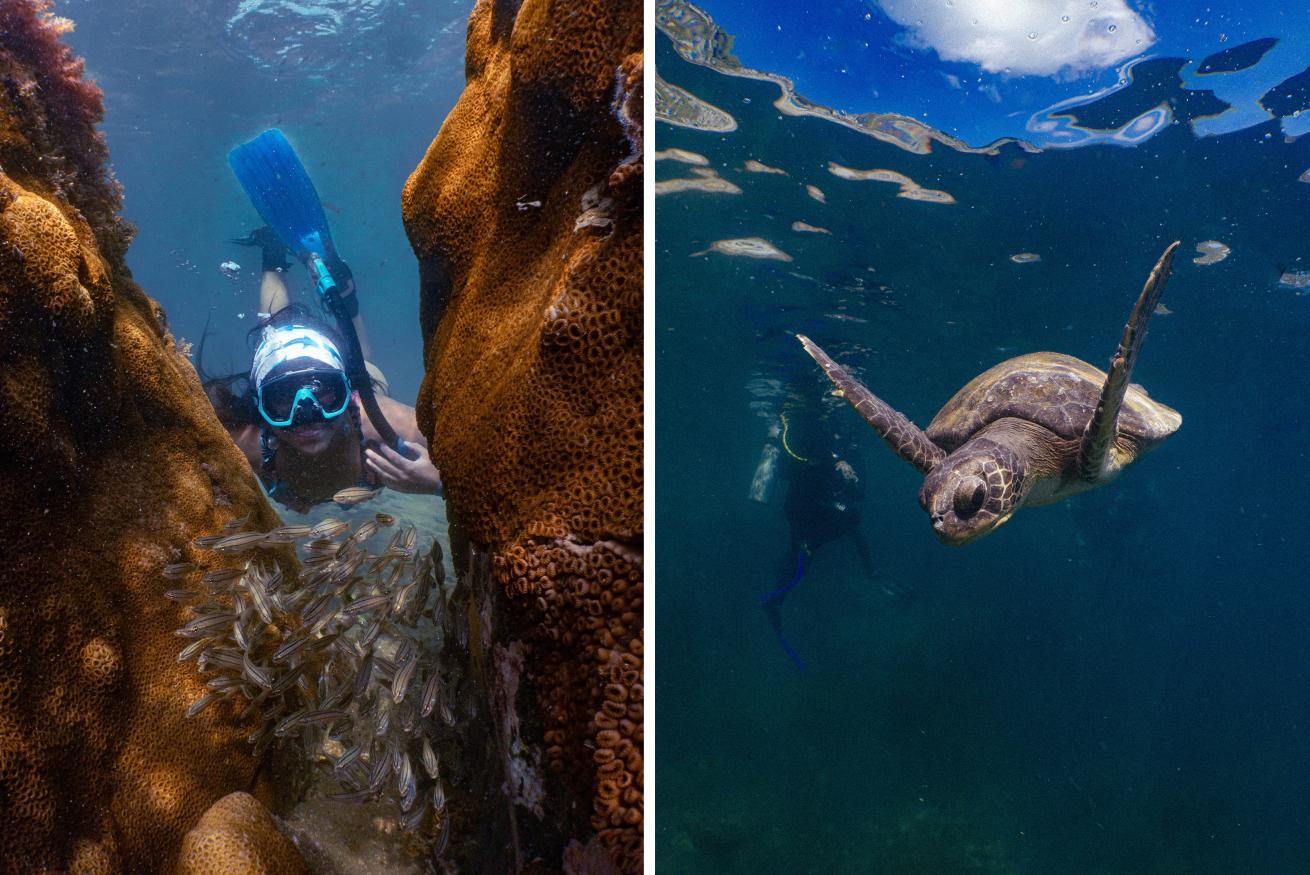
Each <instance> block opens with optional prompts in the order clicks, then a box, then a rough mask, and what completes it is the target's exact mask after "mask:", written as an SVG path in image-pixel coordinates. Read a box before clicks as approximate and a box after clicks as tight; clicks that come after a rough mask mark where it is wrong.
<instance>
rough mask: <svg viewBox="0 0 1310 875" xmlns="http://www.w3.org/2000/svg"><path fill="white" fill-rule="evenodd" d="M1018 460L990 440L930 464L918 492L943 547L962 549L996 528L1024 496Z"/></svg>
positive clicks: (1012, 511)
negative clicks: (921, 487)
mask: <svg viewBox="0 0 1310 875" xmlns="http://www.w3.org/2000/svg"><path fill="white" fill-rule="evenodd" d="M1022 483H1023V460H1022V459H1021V458H1019V456H1018V455H1017V454H1015V453H1014V452H1013V451H1012V450H1010V448H1009V447H1006V446H1004V445H1003V444H998V443H996V442H994V441H990V440H986V439H983V440H976V441H973V442H971V443H970V444H966V445H965V446H963V447H961V448H960V449H958V450H956V451H955V452H954V453H952V454H951V455H949V456H947V457H946V458H945V459H943V460H942V461H941V462H939V463H938V464H936V465H934V466H933V468H932V470H931V471H929V472H928V476H927V477H925V478H924V481H923V489H921V490H920V491H919V505H920V507H922V508H923V509H924V510H925V511H927V512H928V516H929V517H931V518H932V530H933V532H934V533H935V534H936V535H937V538H938V539H939V540H940V541H941V542H942V543H944V544H949V545H951V546H953V547H962V546H964V545H965V544H967V543H969V542H970V541H974V540H977V539H978V538H981V537H982V536H983V535H986V534H987V533H989V532H991V531H992V530H993V529H996V528H997V527H999V526H1001V525H1002V524H1003V523H1004V522H1005V521H1006V520H1008V519H1009V518H1010V515H1011V514H1013V513H1014V511H1015V509H1016V508H1018V506H1019V502H1020V500H1021V499H1022V497H1023V491H1022V489H1021V486H1022Z"/></svg>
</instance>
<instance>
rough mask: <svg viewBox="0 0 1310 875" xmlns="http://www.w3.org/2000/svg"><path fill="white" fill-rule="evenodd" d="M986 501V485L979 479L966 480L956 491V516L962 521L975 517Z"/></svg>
mask: <svg viewBox="0 0 1310 875" xmlns="http://www.w3.org/2000/svg"><path fill="white" fill-rule="evenodd" d="M986 499H987V486H986V484H984V483H983V482H982V481H980V480H978V479H977V478H972V479H970V480H966V481H965V482H964V483H961V484H960V488H959V489H957V490H955V515H956V516H957V517H960V518H962V519H964V518H968V517H971V516H973V515H974V514H976V513H977V512H978V510H979V508H981V507H982V506H983V502H984V501H985V500H986Z"/></svg>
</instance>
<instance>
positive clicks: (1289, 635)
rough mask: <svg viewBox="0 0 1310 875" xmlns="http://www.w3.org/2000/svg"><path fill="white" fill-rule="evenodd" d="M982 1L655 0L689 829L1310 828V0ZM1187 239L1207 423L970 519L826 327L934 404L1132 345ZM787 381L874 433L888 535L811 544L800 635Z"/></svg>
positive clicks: (1177, 365)
mask: <svg viewBox="0 0 1310 875" xmlns="http://www.w3.org/2000/svg"><path fill="white" fill-rule="evenodd" d="M984 5H985V6H987V7H989V8H990V7H991V6H994V4H978V3H972V2H966V0H954V2H953V3H944V4H935V3H934V4H929V3H924V4H919V8H921V9H924V10H927V12H924V13H922V14H921V15H919V16H918V17H913V16H910V15H908V14H907V13H906V12H905V8H906V7H908V6H910V4H908V3H900V2H883V3H881V4H874V5H868V4H857V3H853V2H838V3H835V4H827V5H824V6H823V8H822V9H811V8H810V5H808V4H805V5H803V4H796V5H790V4H782V5H780V4H776V3H775V4H766V8H765V9H763V10H761V9H760V7H759V5H758V4H745V3H736V2H732V0H723V2H715V3H709V4H708V5H707V6H706V7H693V6H690V5H688V4H684V3H679V2H662V3H660V4H659V6H658V9H657V15H658V16H660V33H659V34H658V35H657V37H656V40H657V47H656V48H657V55H656V60H657V67H658V71H659V74H660V76H661V79H662V82H663V83H665V84H664V85H662V86H661V88H660V91H661V95H660V99H659V100H658V101H657V104H658V107H657V108H658V111H659V112H660V113H661V114H662V117H663V118H664V119H665V121H663V122H662V123H660V124H659V125H658V126H657V130H656V147H657V149H658V150H660V156H661V160H659V161H658V163H657V165H656V178H657V181H658V185H659V188H658V190H659V192H660V193H659V195H658V197H657V207H656V209H657V242H656V251H657V263H656V268H657V277H658V280H657V281H658V293H657V299H656V313H657V329H656V333H657V346H656V354H657V365H656V378H657V385H658V394H657V399H658V400H657V415H658V423H659V435H658V459H659V465H658V468H657V503H656V508H657V510H656V514H657V519H656V524H657V527H658V528H657V530H658V532H659V534H660V541H659V543H660V554H659V566H658V568H659V571H658V574H659V580H658V587H659V588H658V593H659V598H658V602H657V605H658V606H657V617H656V622H657V629H658V631H659V656H660V659H659V661H658V677H657V679H656V683H657V688H658V689H657V692H658V701H659V711H658V723H657V726H656V730H657V737H658V763H659V766H658V768H659V771H658V775H659V779H660V780H659V785H658V787H659V791H658V792H659V798H658V810H659V821H658V825H657V852H658V855H659V856H658V859H659V861H660V868H661V870H663V869H666V868H667V870H668V871H679V872H706V873H709V872H766V871H767V872H774V871H778V872H781V871H788V872H852V873H855V872H861V873H863V872H889V873H901V872H933V873H937V872H1014V873H1047V872H1097V873H1173V872H1189V873H1190V872H1214V873H1221V872H1223V873H1227V872H1299V871H1303V869H1304V866H1305V860H1306V859H1308V858H1310V840H1308V839H1307V836H1308V835H1310V831H1308V830H1307V828H1308V827H1310V816H1308V815H1307V814H1306V811H1307V808H1306V805H1305V802H1306V787H1307V786H1308V785H1310V783H1308V782H1310V755H1308V754H1307V748H1306V746H1305V744H1304V736H1305V727H1306V726H1307V725H1310V701H1307V696H1308V695H1310V694H1307V690H1310V644H1308V643H1307V638H1306V635H1305V632H1304V630H1305V629H1306V628H1307V624H1308V623H1310V592H1308V591H1307V586H1306V576H1305V574H1304V571H1303V567H1304V556H1305V553H1306V547H1307V542H1308V540H1310V539H1308V538H1307V534H1306V526H1305V524H1304V518H1305V516H1306V512H1307V509H1308V505H1307V500H1306V496H1307V495H1308V494H1310V476H1307V473H1306V471H1307V468H1306V461H1307V454H1306V449H1305V447H1306V442H1307V439H1308V438H1310V431H1308V430H1307V421H1306V418H1305V413H1304V411H1305V409H1306V405H1307V402H1310V389H1307V387H1306V379H1305V375H1306V373H1307V371H1308V369H1310V296H1307V295H1306V294H1305V292H1306V291H1307V290H1308V284H1310V137H1306V136H1305V134H1306V132H1307V124H1306V122H1307V120H1308V119H1310V26H1308V25H1307V24H1306V23H1305V22H1303V21H1301V20H1299V19H1297V18H1296V17H1295V16H1291V15H1290V14H1285V13H1284V11H1283V10H1282V8H1281V7H1278V6H1274V5H1272V4H1242V5H1240V6H1239V5H1237V4H1210V7H1214V6H1228V7H1229V8H1228V9H1226V10H1224V9H1213V8H1210V11H1205V10H1202V8H1201V6H1200V4H1171V5H1170V6H1171V8H1170V9H1164V8H1159V7H1163V6H1164V5H1165V4H1151V5H1146V4H1142V3H1139V2H1136V0H1128V2H1113V3H1111V2H1109V0H1101V2H1100V4H1099V6H1098V5H1097V4H1095V3H1093V4H1090V6H1088V5H1086V4H1084V3H1082V2H1077V3H1075V2H1068V3H1056V4H1036V3H1015V4H1011V6H1012V7H1013V8H1012V9H1011V10H1010V13H1009V14H1010V15H1011V17H1010V18H1006V19H1004V20H1003V21H998V20H997V19H995V18H993V19H988V23H989V24H990V25H994V27H993V28H992V30H993V31H994V32H993V33H990V34H987V36H988V39H987V40H981V41H975V42H977V43H978V45H982V46H983V48H979V47H978V45H975V42H971V41H970V40H969V39H968V38H967V37H968V36H969V35H970V34H971V33H974V34H975V35H977V34H976V32H975V31H971V30H970V28H971V27H973V25H972V24H971V21H972V20H971V19H970V20H968V21H965V20H963V19H959V18H957V17H953V16H954V15H955V13H956V12H959V13H960V14H962V15H965V16H967V15H968V14H969V11H970V10H971V9H974V8H977V9H981V8H982V7H983V6H984ZM748 6H749V10H748ZM939 6H940V7H941V8H940V9H939V8H938V7H939ZM1039 6H1040V7H1041V8H1040V9H1037V7H1039ZM948 7H949V9H950V10H954V11H953V12H948V11H947V8H948ZM1093 7H1095V8H1094V9H1093ZM1183 7H1186V8H1183ZM1007 8H1008V7H1007ZM1052 10H1053V11H1052ZM1098 10H1099V11H1098ZM997 15H999V13H997ZM1039 15H1048V17H1047V18H1045V19H1040V18H1035V17H1033V16H1039ZM1050 15H1054V18H1053V19H1051V18H1050V17H1049V16H1050ZM1062 15H1069V16H1070V22H1069V25H1070V26H1073V27H1077V28H1080V29H1079V30H1078V31H1077V32H1076V33H1074V34H1073V35H1069V34H1061V33H1059V27H1060V25H1061V24H1063V22H1061V21H1060V17H1061V16H1062ZM1025 16H1027V17H1025ZM1110 25H1114V28H1115V29H1114V30H1113V31H1111V30H1109V27H1110ZM1100 28H1104V30H1100ZM1030 31H1033V32H1037V33H1038V36H1037V37H1036V38H1035V39H1034V40H1033V41H1034V42H1035V43H1036V44H1037V48H1033V47H1030V46H1028V45H1027V43H1028V36H1027V34H1028V32H1030ZM1114 34H1119V36H1114ZM1124 35H1128V36H1131V37H1132V39H1131V40H1125V39H1123V38H1122V37H1123V36H1124ZM734 37H735V38H734ZM1138 40H1140V42H1138ZM1173 240H1181V241H1182V245H1181V248H1180V251H1179V254H1178V257H1177V259H1176V260H1175V265H1174V275H1173V278H1172V280H1171V281H1170V283H1169V285H1168V286H1167V288H1166V290H1165V292H1164V297H1163V300H1162V307H1161V308H1160V309H1159V310H1158V311H1157V313H1156V315H1155V316H1154V317H1153V320H1152V322H1151V325H1150V336H1149V338H1148V339H1147V340H1146V342H1145V345H1144V347H1143V351H1142V354H1141V359H1140V361H1139V363H1138V365H1137V368H1136V370H1135V371H1134V373H1133V379H1134V381H1135V382H1138V383H1140V384H1141V385H1143V386H1144V387H1145V388H1146V389H1147V390H1148V391H1149V392H1150V394H1151V396H1152V397H1153V398H1155V399H1157V400H1159V401H1161V402H1163V403H1165V404H1168V405H1170V406H1171V407H1173V408H1175V409H1177V410H1178V411H1179V412H1180V413H1181V414H1182V417H1183V425H1182V427H1181V429H1180V430H1179V431H1178V432H1177V434H1175V435H1174V436H1173V437H1171V438H1170V439H1169V440H1168V441H1166V442H1165V443H1164V445H1163V446H1161V447H1160V448H1159V449H1158V450H1156V451H1155V452H1154V453H1152V454H1150V455H1148V456H1146V457H1145V458H1144V459H1142V460H1140V461H1139V462H1138V463H1137V464H1136V465H1134V466H1133V467H1131V468H1130V469H1129V470H1128V471H1127V472H1126V473H1125V474H1124V475H1123V477H1122V478H1121V479H1120V480H1119V481H1117V482H1116V483H1113V484H1111V485H1110V486H1107V487H1104V488H1100V489H1096V490H1093V491H1090V492H1087V493H1085V494H1082V495H1079V496H1076V497H1074V498H1072V499H1069V500H1066V501H1063V502H1059V503H1056V504H1052V505H1049V506H1046V507H1038V508H1027V509H1021V510H1020V511H1019V512H1018V513H1017V514H1016V515H1015V517H1014V519H1013V520H1011V521H1010V522H1009V523H1008V524H1007V525H1006V526H1005V527H1004V528H1002V529H1000V530H999V531H997V532H995V533H994V534H992V535H991V536H989V537H987V538H985V539H983V540H981V541H978V542H975V543H973V544H970V545H968V546H966V547H964V548H961V549H951V548H948V547H946V546H943V545H942V544H940V543H938V542H937V540H936V539H935V538H934V537H933V534H932V531H931V528H930V526H929V522H928V519H927V517H926V515H925V514H924V513H923V511H922V510H920V508H919V507H918V504H917V501H916V498H917V494H918V490H919V487H920V485H921V484H922V476H921V475H919V474H918V473H917V472H916V471H915V470H914V469H912V468H911V467H910V466H908V465H906V464H905V463H903V462H901V461H900V460H898V459H897V458H895V456H893V454H892V453H890V452H889V451H888V450H887V449H886V448H885V447H884V446H883V444H882V442H881V441H880V440H879V439H878V438H877V436H876V435H875V434H874V432H873V431H872V430H870V429H869V428H868V426H867V425H865V424H864V423H863V422H862V420H861V419H860V417H859V416H858V415H857V414H856V413H855V412H854V411H852V410H851V409H850V408H849V407H848V406H847V405H846V404H845V403H844V402H842V401H840V400H838V399H833V398H831V397H828V396H827V392H828V390H829V389H830V388H831V387H830V385H829V384H828V383H827V381H826V380H824V379H823V378H822V375H821V373H820V372H819V370H818V368H817V367H816V366H815V365H814V363H813V362H812V361H811V360H810V359H809V358H808V357H807V356H806V355H805V354H804V352H803V350H802V349H801V347H800V345H799V344H798V343H797V341H796V340H795V338H794V336H793V335H794V333H797V332H799V333H802V334H806V335H808V336H810V337H812V338H813V339H814V340H815V341H816V342H817V343H819V344H820V345H821V346H823V347H824V348H825V349H826V350H827V351H828V352H829V353H830V354H831V355H832V356H833V357H834V358H835V359H837V360H838V361H839V362H841V363H842V364H844V365H846V366H847V367H848V368H850V369H851V370H852V372H853V373H855V374H856V376H858V377H859V378H860V379H861V380H863V381H864V382H865V383H866V384H867V385H868V386H869V387H870V388H871V389H872V390H873V391H874V392H875V393H877V394H878V395H879V396H880V397H882V398H883V399H885V400H886V401H887V402H889V403H890V404H891V405H892V406H894V407H896V408H898V409H899V410H901V411H902V412H903V413H905V414H906V415H907V416H908V417H909V418H910V419H912V420H913V421H915V422H916V423H918V424H919V425H920V426H921V427H922V426H926V425H927V423H928V422H929V421H930V420H931V419H932V417H933V416H934V415H935V414H936V412H937V411H938V409H939V408H940V407H941V406H942V404H943V403H945V402H946V400H947V399H948V398H950V396H951V395H952V394H953V393H954V392H955V391H956V390H957V389H958V388H960V387H961V386H962V385H964V384H965V383H966V382H967V381H968V380H969V379H971V378H972V377H973V376H975V375H977V374H979V373H981V372H982V371H984V370H985V369H987V368H989V367H991V366H992V365H994V364H996V363H998V362H1000V361H1002V360H1005V359H1007V358H1010V357H1013V356H1016V355H1020V354H1022V353H1027V352H1036V351H1040V350H1051V351H1055V352H1061V353H1067V354H1070V355H1074V356H1077V357H1079V358H1081V359H1084V360H1086V361H1089V362H1091V363H1093V364H1095V365H1097V366H1098V367H1104V366H1105V364H1106V362H1107V361H1108V360H1109V357H1110V355H1111V353H1112V352H1113V351H1114V348H1115V344H1116V343H1117V342H1118V340H1119V337H1120V334H1121V333H1122V330H1123V325H1124V322H1125V320H1126V318H1127V316H1128V312H1129V309H1130V308H1131V306H1132V304H1133V301H1134V299H1135V297H1136V295H1137V293H1138V292H1139V291H1140V290H1141V287H1142V283H1143V281H1144V280H1145V278H1146V275H1147V273H1148V272H1149V270H1150V269H1151V266H1152V265H1153V264H1154V263H1155V260H1156V258H1157V257H1158V256H1159V255H1160V253H1161V251H1162V250H1163V249H1164V248H1165V246H1166V244H1167V243H1169V242H1170V241H1173ZM743 241H744V242H743ZM780 413H784V414H786V415H787V416H788V417H789V420H790V425H791V428H792V429H793V432H792V433H793V435H794V436H796V438H797V445H796V446H793V447H791V449H792V450H796V451H797V455H801V456H804V455H805V450H804V448H803V446H802V442H803V441H804V440H805V437H804V435H805V433H806V432H807V431H808V432H813V431H814V430H815V429H816V427H817V429H818V430H819V431H822V432H825V433H828V434H831V433H834V432H836V433H839V434H840V435H841V437H840V439H839V440H838V441H837V442H836V444H835V446H836V447H837V448H838V449H839V450H840V451H841V452H843V453H845V454H846V456H847V458H848V459H849V460H850V462H851V463H852V465H853V467H854V469H855V470H856V471H857V472H858V473H859V475H860V477H861V480H862V483H863V485H864V488H865V496H864V499H863V506H862V521H861V523H860V526H859V531H860V533H861V534H862V535H863V537H864V539H865V540H866V541H867V543H868V545H869V548H870V552H871V555H872V560H873V571H872V573H871V574H870V573H866V572H865V570H864V569H863V568H862V566H861V564H860V562H859V561H858V554H857V552H856V550H855V549H854V548H853V544H852V541H851V540H850V539H842V540H840V541H837V542H834V543H832V544H830V545H827V546H824V547H822V548H820V549H818V550H817V551H816V552H815V554H814V556H813V557H812V560H811V562H810V565H809V568H808V573H807V574H806V576H805V577H804V579H803V581H802V583H801V584H800V585H799V586H798V587H797V588H796V589H795V591H794V592H792V593H791V595H790V596H789V597H788V598H787V600H786V603H785V605H784V607H783V608H782V611H781V616H782V622H783V624H784V627H785V629H786V632H787V635H788V638H789V640H790V643H791V645H792V646H793V647H794V648H795V649H796V651H797V653H798V655H799V656H800V657H801V658H802V659H803V660H804V662H805V664H806V667H807V669H808V670H807V671H805V672H804V673H802V672H800V671H798V670H797V668H796V667H795V666H794V665H793V663H792V662H791V661H790V660H789V659H788V658H787V656H786V655H785V654H784V652H783V650H782V649H781V648H780V647H779V645H778V642H777V641H776V639H775V637H774V635H773V632H772V631H771V629H770V626H769V623H768V622H767V620H766V618H765V615H764V612H763V611H762V610H761V608H760V604H759V597H760V596H762V595H763V594H765V593H766V592H768V591H769V590H771V589H773V588H774V587H775V586H777V585H778V583H779V582H780V580H781V579H784V578H785V577H786V576H787V574H788V573H789V572H790V568H788V569H787V570H786V572H784V570H783V566H784V564H785V563H786V544H787V538H788V525H787V521H786V519H785V515H784V509H783V504H784V496H785V494H786V488H787V485H786V483H784V482H779V483H778V484H777V485H776V487H775V492H774V495H773V496H772V499H771V501H770V502H769V503H759V502H756V501H752V500H750V497H749V493H750V490H751V484H752V475H753V473H754V472H755V470H756V466H757V463H758V462H759V460H760V458H761V452H762V449H763V448H764V447H765V445H766V444H767V443H769V441H770V438H769V433H770V428H771V426H776V425H778V424H779V414H780ZM789 463H790V462H789V458H788V456H787V455H786V454H782V463H781V466H782V467H783V468H786V467H787V466H788V464H789ZM885 590H890V591H891V594H889V593H888V592H886V591H885Z"/></svg>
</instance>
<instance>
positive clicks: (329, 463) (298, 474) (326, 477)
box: [274, 424, 364, 502]
mask: <svg viewBox="0 0 1310 875" xmlns="http://www.w3.org/2000/svg"><path fill="white" fill-rule="evenodd" d="M274 465H275V467H276V469H277V477H278V479H279V480H281V481H282V482H284V483H286V484H287V486H289V487H291V490H292V491H293V492H295V493H296V494H297V495H299V496H301V497H303V498H306V499H309V500H310V501H316V502H317V501H324V500H326V499H328V498H331V497H332V496H333V495H334V494H336V493H337V492H338V491H340V490H341V489H344V488H345V487H347V486H353V485H355V484H356V483H359V482H360V481H361V480H362V479H363V473H364V472H363V468H362V462H361V460H360V453H359V433H358V432H357V431H356V430H355V426H354V425H353V424H351V425H350V427H349V428H347V429H344V430H343V431H341V432H340V433H339V434H338V435H336V436H335V437H334V438H333V440H332V442H331V443H330V444H328V446H327V447H326V448H325V449H324V450H323V451H322V452H321V453H316V454H314V455H308V454H305V453H302V452H300V451H299V450H297V449H296V448H295V447H293V446H291V445H290V444H289V443H287V442H286V441H281V442H279V443H278V447H277V454H276V456H275V457H274Z"/></svg>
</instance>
